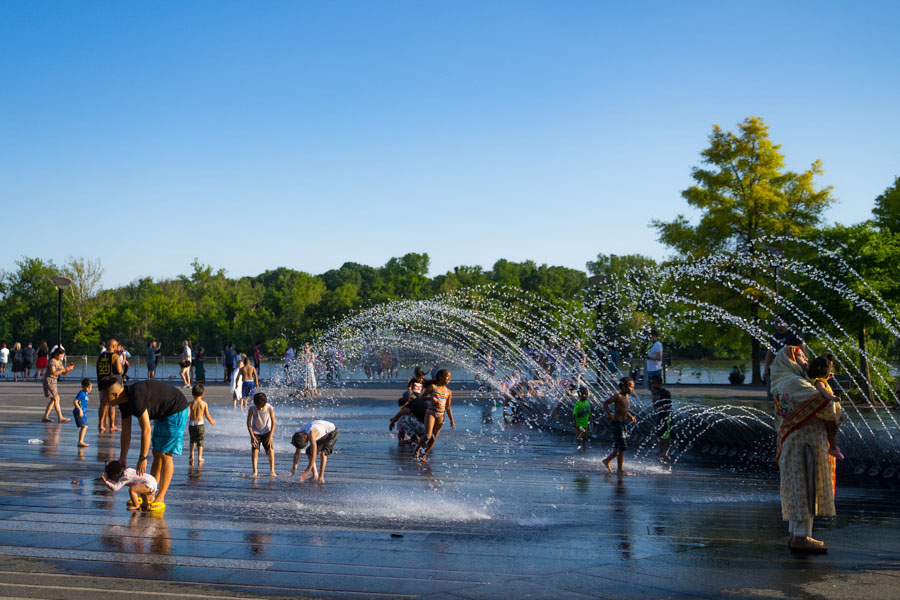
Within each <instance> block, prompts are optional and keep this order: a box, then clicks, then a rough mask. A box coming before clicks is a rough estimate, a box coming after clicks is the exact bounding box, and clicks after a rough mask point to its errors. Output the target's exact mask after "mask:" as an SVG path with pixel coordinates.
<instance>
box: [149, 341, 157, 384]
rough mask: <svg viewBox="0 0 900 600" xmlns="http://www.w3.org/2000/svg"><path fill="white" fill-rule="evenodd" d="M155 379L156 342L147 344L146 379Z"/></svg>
mask: <svg viewBox="0 0 900 600" xmlns="http://www.w3.org/2000/svg"><path fill="white" fill-rule="evenodd" d="M154 377H156V340H150V343H149V344H147V379H153V378H154Z"/></svg>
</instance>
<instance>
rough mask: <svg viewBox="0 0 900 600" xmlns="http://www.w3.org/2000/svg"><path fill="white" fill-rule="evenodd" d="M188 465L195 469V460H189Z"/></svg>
mask: <svg viewBox="0 0 900 600" xmlns="http://www.w3.org/2000/svg"><path fill="white" fill-rule="evenodd" d="M188 464H189V465H190V466H192V467H193V466H194V459H193V458H192V459H190V460H188Z"/></svg>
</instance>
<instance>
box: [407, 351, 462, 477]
mask: <svg viewBox="0 0 900 600" xmlns="http://www.w3.org/2000/svg"><path fill="white" fill-rule="evenodd" d="M448 383H450V371H448V370H447V369H441V370H440V371H438V372H437V374H436V375H435V378H434V383H433V384H432V385H431V386H430V387H429V388H428V389H427V390H426V391H425V394H424V396H425V398H428V399H430V401H431V405H430V406H429V407H428V412H426V413H425V435H424V437H422V439H421V440H419V445H418V446H416V454H415V458H416V459H417V460H421V461H422V462H428V453H429V452H431V449H432V448H433V447H434V443H435V442H436V441H437V436H438V434H439V433H440V432H441V428H442V427H443V426H444V413H446V414H447V416H448V417H450V427H451V428H453V429H456V424H455V423H454V422H453V411H452V410H451V409H450V402H451V401H452V399H453V392H451V391H450V388H448V387H447V384H448Z"/></svg>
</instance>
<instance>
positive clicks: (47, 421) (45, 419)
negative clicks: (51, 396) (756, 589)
mask: <svg viewBox="0 0 900 600" xmlns="http://www.w3.org/2000/svg"><path fill="white" fill-rule="evenodd" d="M49 422H50V419H48V418H47V417H44V418H43V419H41V423H49Z"/></svg>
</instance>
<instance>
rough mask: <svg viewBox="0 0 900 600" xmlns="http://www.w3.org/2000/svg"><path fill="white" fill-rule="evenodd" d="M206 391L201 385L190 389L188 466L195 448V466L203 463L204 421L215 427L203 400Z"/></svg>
mask: <svg viewBox="0 0 900 600" xmlns="http://www.w3.org/2000/svg"><path fill="white" fill-rule="evenodd" d="M205 393H206V390H205V389H204V388H203V384H202V383H198V384H196V385H195V386H194V387H193V388H191V396H192V397H193V401H192V402H191V405H190V406H189V407H188V433H189V434H190V436H191V460H190V464H194V448H195V447H196V448H197V465H200V464H202V463H203V436H204V433H205V426H204V422H203V421H204V419H206V420H207V421H209V424H210V425H212V426H215V424H216V421H215V420H214V419H213V418H212V416H211V415H210V414H209V404H207V403H206V400H204V399H203V395H204V394H205Z"/></svg>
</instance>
